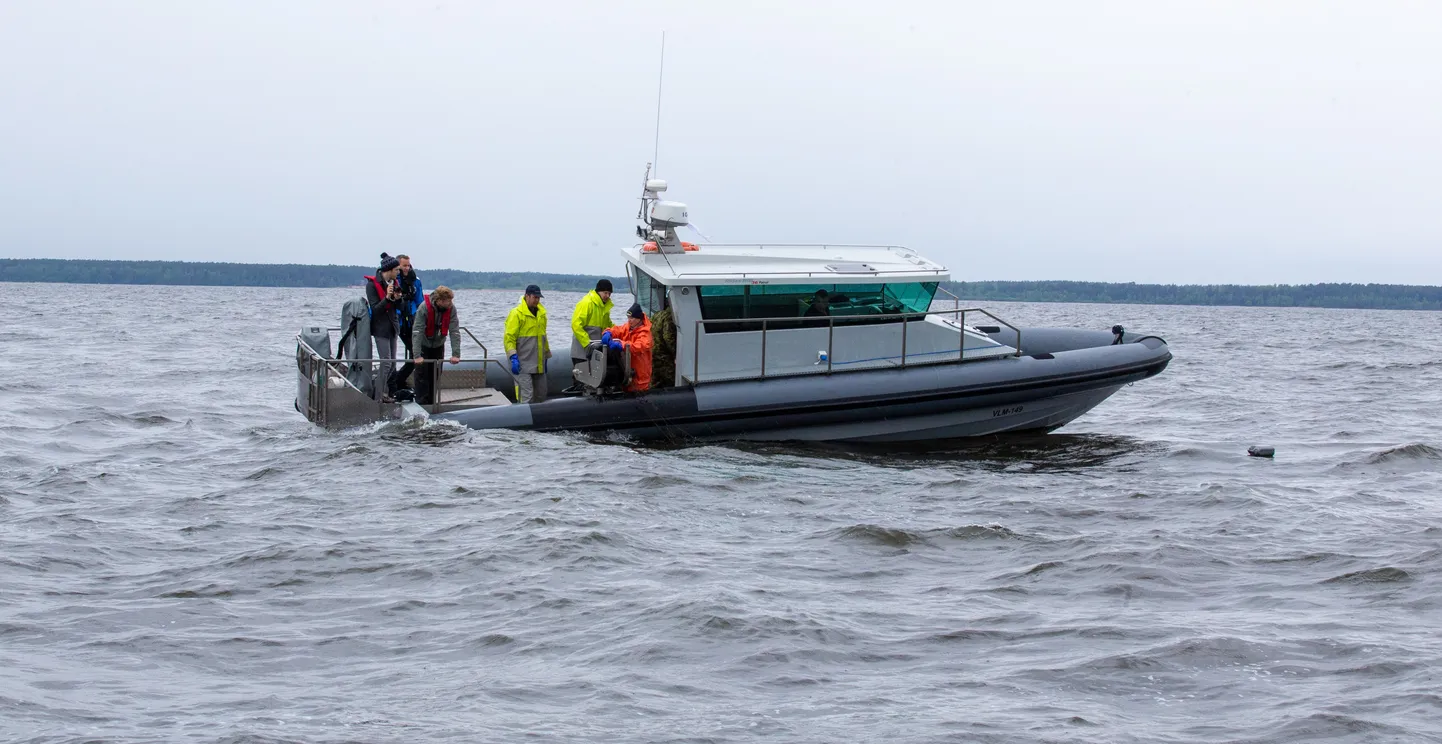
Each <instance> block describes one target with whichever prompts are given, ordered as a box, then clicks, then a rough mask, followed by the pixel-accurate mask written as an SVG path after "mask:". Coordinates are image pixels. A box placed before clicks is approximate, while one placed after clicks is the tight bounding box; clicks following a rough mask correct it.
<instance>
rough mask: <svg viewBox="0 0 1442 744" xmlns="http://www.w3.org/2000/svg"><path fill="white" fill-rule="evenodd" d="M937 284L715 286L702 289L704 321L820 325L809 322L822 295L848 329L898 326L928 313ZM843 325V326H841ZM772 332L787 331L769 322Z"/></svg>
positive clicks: (713, 328) (745, 326) (726, 326)
mask: <svg viewBox="0 0 1442 744" xmlns="http://www.w3.org/2000/svg"><path fill="white" fill-rule="evenodd" d="M936 286H937V283H936V282H909V283H899V284H752V285H716V286H705V287H701V288H700V300H701V317H702V318H703V319H705V320H743V319H753V318H778V319H789V318H797V319H798V321H797V322H796V323H794V324H790V325H791V327H801V326H803V325H806V324H808V323H815V322H817V321H816V319H815V317H814V316H813V317H809V318H806V319H805V320H804V321H803V320H800V319H802V318H803V317H805V316H806V312H807V310H808V309H810V307H811V304H812V301H813V300H814V299H815V297H816V290H818V289H824V290H826V293H827V295H828V299H829V301H830V312H829V315H831V316H832V317H835V318H846V319H847V320H846V321H845V324H847V325H852V324H856V323H886V322H893V321H896V320H900V318H897V317H893V316H898V315H901V314H902V313H919V312H925V311H926V310H927V309H929V308H930V307H931V298H932V296H933V295H935V294H936ZM837 325H841V323H837ZM767 327H768V328H784V327H788V324H785V323H783V322H774V321H773V322H768V323H767ZM760 328H761V325H760V324H759V323H712V324H709V325H708V326H707V332H709V333H720V332H726V331H743V330H760Z"/></svg>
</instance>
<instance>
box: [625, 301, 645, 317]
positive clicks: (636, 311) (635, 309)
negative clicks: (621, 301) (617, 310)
mask: <svg viewBox="0 0 1442 744" xmlns="http://www.w3.org/2000/svg"><path fill="white" fill-rule="evenodd" d="M626 314H627V315H629V316H631V317H633V318H644V317H646V313H645V312H643V311H642V310H641V303H639V302H633V303H631V309H630V310H627V311H626Z"/></svg>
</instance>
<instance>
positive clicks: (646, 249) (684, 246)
mask: <svg viewBox="0 0 1442 744" xmlns="http://www.w3.org/2000/svg"><path fill="white" fill-rule="evenodd" d="M660 250H661V248H660V247H659V246H657V245H656V241H654V240H648V241H646V244H645V245H643V246H641V252H642V253H656V252H658V251H660ZM681 250H683V251H687V252H688V253H689V252H691V251H699V250H701V246H699V245H696V244H695V243H687V242H686V241H684V240H683V241H681Z"/></svg>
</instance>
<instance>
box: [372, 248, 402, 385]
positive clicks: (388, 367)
mask: <svg viewBox="0 0 1442 744" xmlns="http://www.w3.org/2000/svg"><path fill="white" fill-rule="evenodd" d="M400 265H401V262H400V261H397V260H396V259H394V258H391V257H390V256H386V258H385V259H384V260H383V261H381V265H380V270H379V271H377V272H376V275H375V276H368V277H366V302H367V303H368V304H369V305H370V311H371V339H372V340H373V341H374V342H375V349H376V357H377V358H378V359H380V360H381V364H380V368H379V369H378V370H377V374H376V378H375V380H376V382H375V385H373V387H374V388H375V390H374V394H375V397H376V399H377V400H380V401H383V402H386V403H393V402H395V399H394V398H392V397H391V395H390V394H389V392H387V391H386V387H385V385H384V384H382V382H381V381H382V380H385V381H386V383H389V381H390V378H391V375H392V374H393V373H394V372H395V367H396V363H395V358H396V323H397V320H396V310H397V309H398V308H399V307H400V302H401V292H400V286H399V285H398V283H397V282H396V274H397V273H398V271H399V269H400Z"/></svg>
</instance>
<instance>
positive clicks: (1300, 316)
mask: <svg viewBox="0 0 1442 744" xmlns="http://www.w3.org/2000/svg"><path fill="white" fill-rule="evenodd" d="M0 291H3V297H4V300H3V303H4V304H3V308H4V312H3V317H5V318H6V319H7V320H8V322H7V323H5V324H4V327H3V329H0V341H3V344H4V348H5V349H6V353H5V355H4V356H3V358H0V365H3V366H0V393H3V398H0V400H3V405H0V451H3V455H4V456H3V458H0V476H3V477H0V484H3V485H0V670H3V674H0V740H3V741H36V742H39V741H44V742H51V741H54V742H61V741H96V742H150V741H187V742H189V741H194V742H292V741H294V742H342V741H345V742H416V741H466V742H470V741H516V740H521V739H526V740H532V741H557V742H574V741H595V742H615V741H628V742H661V741H697V742H700V741H713V742H743V741H778V742H822V741H840V740H850V741H868V742H869V741H882V740H885V741H903V742H933V741H968V742H970V741H978V742H1035V741H1059V742H1060V741H1066V742H1071V741H1077V742H1133V741H1134V742H1230V741H1247V742H1250V741H1259V742H1260V741H1268V742H1313V741H1341V742H1372V741H1388V742H1390V741H1406V742H1412V741H1433V742H1435V741H1442V693H1439V688H1442V676H1439V669H1442V634H1439V631H1442V599H1439V596H1438V592H1439V589H1442V434H1439V417H1442V314H1428V313H1410V312H1363V311H1340V310H1305V309H1253V308H1205V307H1147V306H1106V305H1046V304H1005V303H996V304H994V305H993V306H992V307H993V309H994V310H996V311H997V312H998V313H999V314H1001V315H1002V316H1003V317H1007V318H1009V319H1012V320H1013V321H1014V322H1018V323H1020V324H1030V325H1047V324H1051V325H1080V326H1086V327H1092V328H1106V327H1109V326H1110V325H1112V324H1113V323H1122V324H1124V325H1126V326H1127V327H1128V328H1129V329H1133V330H1146V331H1150V332H1154V333H1158V334H1161V335H1163V336H1165V337H1167V339H1168V340H1169V341H1170V342H1171V345H1172V349H1173V353H1174V354H1175V355H1176V360H1175V361H1174V362H1173V363H1172V365H1171V367H1170V368H1169V369H1168V370H1167V371H1166V372H1165V373H1164V374H1163V375H1161V376H1160V377H1157V378H1154V379H1151V380H1147V381H1145V382H1142V383H1139V384H1137V385H1134V386H1132V387H1128V388H1125V389H1123V390H1122V391H1121V392H1120V393H1118V394H1117V395H1116V396H1115V397H1114V398H1112V399H1111V400H1110V401H1108V402H1107V403H1105V404H1103V405H1102V406H1101V407H1100V408H1098V409H1097V410H1095V411H1093V412H1092V413H1090V414H1088V415H1087V416H1085V417H1083V418H1082V419H1081V420H1080V421H1078V422H1076V423H1074V424H1072V425H1071V426H1069V427H1066V428H1065V429H1063V430H1062V431H1061V432H1058V433H1056V434H1053V435H1050V436H1046V437H1033V438H1028V439H1019V440H988V441H980V442H975V443H960V444H951V445H947V446H945V447H942V448H939V449H937V450H935V451H929V452H925V451H917V450H906V449H900V450H897V449H890V450H871V449H849V448H836V447H800V446H791V445H775V446H754V445H751V446H718V445H705V446H691V447H668V448H664V449H658V448H652V447H647V446H641V445H638V444H634V443H631V442H627V441H626V440H624V439H618V438H601V439H589V438H585V437H582V436H577V435H549V434H543V435H536V434H522V433H511V432H487V433H481V432H470V431H466V430H462V429H458V428H455V427H453V426H451V425H442V424H432V425H415V424H393V425H388V426H378V427H373V428H367V429H362V430H354V431H347V432H342V433H326V432H323V431H319V430H316V429H314V428H313V427H311V426H310V425H309V424H308V423H307V422H306V421H305V420H304V419H303V418H302V417H301V416H300V415H299V414H297V413H296V412H295V410H294V409H293V408H292V398H293V396H294V393H295V379H294V378H295V366H294V358H293V336H294V333H295V331H296V329H297V328H298V327H299V326H300V325H301V324H302V323H312V322H327V323H332V324H333V323H334V316H335V315H336V314H337V311H338V309H339V306H340V304H341V302H342V300H343V299H344V298H345V297H346V296H348V295H349V294H350V291H349V290H276V289H243V288H214V289H212V288H174V287H110V286H63V285H15V284H9V285H0ZM574 299H575V297H574V296H567V295H563V294H562V293H548V298H547V301H548V304H549V305H550V307H551V317H552V324H553V326H557V327H560V326H562V325H563V324H564V322H565V319H566V318H568V317H569V310H570V307H571V303H572V302H573V301H574ZM515 300H516V297H515V296H514V295H513V294H512V293H496V292H460V293H459V298H458V305H459V307H460V312H461V319H462V321H463V322H464V323H465V324H466V325H467V326H469V327H471V328H473V329H475V330H476V331H477V335H478V336H480V337H481V338H482V339H483V340H485V341H487V342H492V341H494V342H498V341H499V336H500V322H501V318H502V316H503V314H504V312H505V310H506V309H507V308H508V307H509V306H510V305H512V304H513V303H514V301H515ZM623 306H624V305H623ZM556 330H557V329H556V328H553V331H556ZM554 335H556V336H557V337H558V338H561V339H562V340H564V328H561V329H560V330H559V332H556V333H555V334H554ZM1251 444H1269V445H1275V446H1276V447H1277V458H1276V459H1275V460H1274V461H1267V460H1259V459H1253V458H1248V457H1246V456H1245V450H1246V448H1247V446H1248V445H1251Z"/></svg>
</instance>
